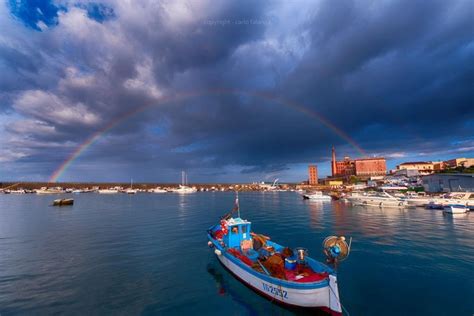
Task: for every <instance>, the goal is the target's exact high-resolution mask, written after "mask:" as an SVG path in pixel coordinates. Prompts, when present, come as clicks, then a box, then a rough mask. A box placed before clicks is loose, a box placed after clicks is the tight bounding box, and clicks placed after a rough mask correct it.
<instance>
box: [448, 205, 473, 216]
mask: <svg viewBox="0 0 474 316" xmlns="http://www.w3.org/2000/svg"><path fill="white" fill-rule="evenodd" d="M443 212H445V213H450V214H463V213H467V212H469V208H467V207H466V206H465V205H462V204H450V205H446V206H445V207H444V210H443Z"/></svg>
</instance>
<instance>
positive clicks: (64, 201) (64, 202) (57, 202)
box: [53, 199, 74, 206]
mask: <svg viewBox="0 0 474 316" xmlns="http://www.w3.org/2000/svg"><path fill="white" fill-rule="evenodd" d="M73 204H74V199H57V200H54V201H53V206H64V205H73Z"/></svg>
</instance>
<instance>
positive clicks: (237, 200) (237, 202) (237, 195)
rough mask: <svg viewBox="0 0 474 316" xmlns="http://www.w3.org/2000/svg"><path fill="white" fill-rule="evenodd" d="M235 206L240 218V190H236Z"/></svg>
mask: <svg viewBox="0 0 474 316" xmlns="http://www.w3.org/2000/svg"><path fill="white" fill-rule="evenodd" d="M235 207H236V208H237V216H238V217H239V218H240V205H239V191H235Z"/></svg>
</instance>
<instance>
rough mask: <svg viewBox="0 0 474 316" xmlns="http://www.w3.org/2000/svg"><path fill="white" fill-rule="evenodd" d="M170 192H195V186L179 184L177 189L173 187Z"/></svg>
mask: <svg viewBox="0 0 474 316" xmlns="http://www.w3.org/2000/svg"><path fill="white" fill-rule="evenodd" d="M172 192H174V193H181V194H187V193H195V192H197V189H196V188H191V187H188V186H185V185H180V186H179V187H178V188H177V189H173V190H172Z"/></svg>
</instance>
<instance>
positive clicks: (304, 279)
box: [207, 197, 350, 315]
mask: <svg viewBox="0 0 474 316" xmlns="http://www.w3.org/2000/svg"><path fill="white" fill-rule="evenodd" d="M236 210H237V211H238V215H237V217H235V218H234V217H232V214H233V213H234V212H235V211H236ZM207 236H208V239H209V241H208V245H209V247H211V248H213V249H214V253H215V254H216V256H217V258H218V260H219V262H220V263H221V264H222V265H223V266H224V267H225V268H226V269H227V270H229V271H230V272H231V273H232V274H233V275H234V276H235V277H236V278H237V279H238V280H240V281H241V282H242V283H243V284H245V285H246V286H248V287H250V288H251V289H253V290H254V291H256V292H257V293H259V294H261V295H262V296H264V297H266V298H268V299H270V300H272V301H274V302H277V303H281V304H283V305H288V306H292V307H299V308H310V309H311V308H315V309H319V310H324V311H326V312H327V313H329V314H330V315H342V304H341V303H340V300H339V291H338V283H337V275H336V268H337V264H338V262H340V261H342V260H344V259H345V258H347V256H348V255H349V252H350V242H349V245H348V244H347V243H346V241H345V238H344V237H337V236H330V237H328V238H326V240H325V241H324V242H323V249H324V253H325V254H326V256H327V258H328V262H330V263H331V264H332V265H333V267H330V266H329V265H326V264H324V263H321V262H319V261H316V260H315V259H312V258H310V257H309V256H308V252H307V250H306V249H305V248H295V249H290V248H288V247H284V246H282V245H280V244H278V243H276V242H273V241H271V240H270V237H267V236H265V235H262V234H256V233H254V232H252V230H251V222H250V221H248V220H245V219H242V218H241V217H240V210H239V206H238V197H237V199H236V202H235V206H234V209H233V210H232V211H231V212H229V213H228V214H226V215H224V216H223V217H222V218H221V220H220V222H219V223H218V224H216V225H214V226H212V227H210V228H209V229H208V234H207Z"/></svg>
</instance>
